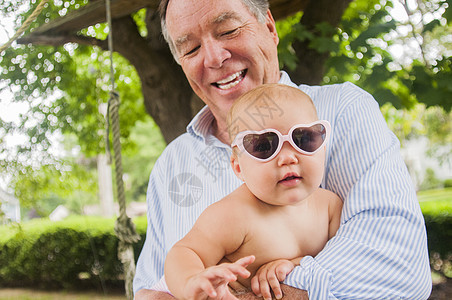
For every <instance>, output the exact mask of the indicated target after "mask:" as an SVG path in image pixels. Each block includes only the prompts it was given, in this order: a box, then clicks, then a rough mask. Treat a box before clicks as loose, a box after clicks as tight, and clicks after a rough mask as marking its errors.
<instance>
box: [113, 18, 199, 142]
mask: <svg viewBox="0 0 452 300" xmlns="http://www.w3.org/2000/svg"><path fill="white" fill-rule="evenodd" d="M147 21H148V24H147V26H148V31H149V32H148V34H149V37H148V39H145V38H143V37H142V36H141V35H140V34H139V32H138V29H137V27H136V25H135V22H134V21H133V19H132V18H131V17H130V16H127V17H124V18H120V19H116V20H114V22H113V35H114V37H113V40H114V47H115V48H114V50H115V51H117V52H118V53H120V54H121V55H122V56H124V57H125V58H126V59H128V60H129V62H130V63H131V64H132V65H133V66H134V67H135V68H136V70H137V73H138V75H139V77H140V79H141V87H142V93H143V98H144V104H145V107H146V111H147V112H148V113H149V114H150V115H151V117H152V118H153V119H154V121H155V122H156V123H157V125H158V126H159V128H160V130H161V132H162V135H163V137H164V138H165V141H166V142H167V143H169V142H170V141H172V140H173V139H175V138H176V137H177V136H179V135H180V134H181V133H183V132H185V128H186V126H187V124H188V123H189V122H190V120H191V118H192V117H193V112H192V106H193V105H192V99H193V91H192V89H191V87H190V85H189V84H188V81H187V79H186V78H185V75H184V73H183V72H182V69H181V68H180V66H179V65H178V64H177V63H176V62H175V61H174V59H173V57H172V55H171V53H170V51H169V49H168V47H167V45H166V43H165V41H164V40H163V37H161V36H160V35H159V34H158V35H157V34H155V32H160V23H159V20H158V17H156V14H155V13H154V12H152V11H151V12H149V13H148V17H147ZM134 100H135V99H127V100H125V101H134ZM197 107H199V106H197Z"/></svg>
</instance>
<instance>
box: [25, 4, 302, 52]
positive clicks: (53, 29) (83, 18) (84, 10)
mask: <svg viewBox="0 0 452 300" xmlns="http://www.w3.org/2000/svg"><path fill="white" fill-rule="evenodd" d="M309 1H311V0H270V9H271V11H272V14H273V17H274V18H275V19H276V20H278V19H282V18H284V17H287V16H289V15H291V14H294V13H296V12H298V11H302V10H304V9H305V7H306V6H307V4H308V3H309ZM159 2H160V0H111V3H110V4H111V5H110V7H111V15H112V18H113V19H116V18H121V17H124V16H127V15H130V14H132V13H133V12H135V11H137V10H139V9H141V8H145V7H149V8H152V9H157V7H158V5H159ZM104 22H106V12H105V0H91V1H90V2H89V3H88V4H87V5H85V6H83V7H81V8H80V9H77V10H73V11H70V12H69V13H68V14H67V15H65V16H63V17H61V18H58V19H55V20H52V21H50V22H49V23H47V24H43V25H41V26H40V27H38V28H36V29H34V30H33V31H32V32H31V33H29V34H28V35H26V36H24V37H23V38H20V39H19V40H18V41H17V42H18V43H21V44H26V43H33V42H34V41H35V40H36V41H38V40H39V41H40V43H42V41H43V40H45V39H50V40H53V41H54V42H55V41H56V40H57V39H58V38H59V37H57V38H52V36H60V35H63V34H75V33H76V32H78V31H80V30H81V29H83V28H87V27H89V26H91V25H95V24H98V23H104ZM52 44H53V43H52Z"/></svg>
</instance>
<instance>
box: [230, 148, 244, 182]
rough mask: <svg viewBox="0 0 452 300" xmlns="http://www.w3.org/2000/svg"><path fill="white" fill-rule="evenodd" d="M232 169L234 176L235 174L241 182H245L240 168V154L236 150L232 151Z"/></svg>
mask: <svg viewBox="0 0 452 300" xmlns="http://www.w3.org/2000/svg"><path fill="white" fill-rule="evenodd" d="M231 167H232V170H233V171H234V174H235V175H236V176H237V177H238V178H239V179H240V180H241V181H243V176H242V169H241V168H240V164H239V156H238V154H237V151H236V149H232V155H231Z"/></svg>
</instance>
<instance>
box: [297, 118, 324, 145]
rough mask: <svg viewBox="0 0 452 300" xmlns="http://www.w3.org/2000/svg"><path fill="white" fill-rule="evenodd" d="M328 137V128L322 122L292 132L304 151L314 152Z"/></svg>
mask: <svg viewBox="0 0 452 300" xmlns="http://www.w3.org/2000/svg"><path fill="white" fill-rule="evenodd" d="M325 138H326V130H325V127H324V126H323V125H322V124H316V125H314V126H311V127H308V128H303V127H300V128H297V129H295V130H294V131H293V133H292V139H293V141H294V142H295V145H297V147H298V148H300V149H301V150H303V151H306V152H314V151H315V150H317V149H318V148H319V147H320V146H321V145H322V144H323V141H324V140H325Z"/></svg>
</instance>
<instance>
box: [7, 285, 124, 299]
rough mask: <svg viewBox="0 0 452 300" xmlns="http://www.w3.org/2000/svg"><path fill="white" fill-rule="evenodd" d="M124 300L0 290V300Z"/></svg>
mask: <svg viewBox="0 0 452 300" xmlns="http://www.w3.org/2000/svg"><path fill="white" fill-rule="evenodd" d="M107 299H112V300H125V299H127V298H126V296H125V295H121V294H119V293H117V294H108V295H104V294H103V293H101V292H99V293H96V292H82V291H81V292H70V291H59V292H57V291H52V292H49V291H38V290H31V289H1V288H0V300H107Z"/></svg>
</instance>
